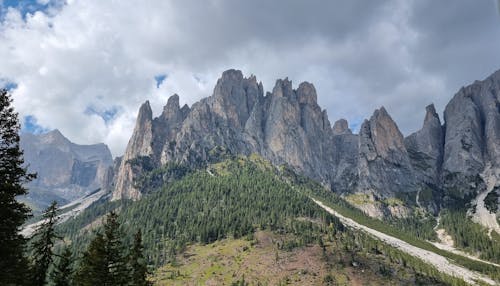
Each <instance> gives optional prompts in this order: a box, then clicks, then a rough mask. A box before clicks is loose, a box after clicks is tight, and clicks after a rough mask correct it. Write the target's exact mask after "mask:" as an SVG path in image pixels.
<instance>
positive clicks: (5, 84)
mask: <svg viewBox="0 0 500 286" xmlns="http://www.w3.org/2000/svg"><path fill="white" fill-rule="evenodd" d="M0 88H2V89H6V90H8V91H11V90H14V89H16V88H17V83H15V82H11V81H7V82H3V84H2V82H1V81H0Z"/></svg>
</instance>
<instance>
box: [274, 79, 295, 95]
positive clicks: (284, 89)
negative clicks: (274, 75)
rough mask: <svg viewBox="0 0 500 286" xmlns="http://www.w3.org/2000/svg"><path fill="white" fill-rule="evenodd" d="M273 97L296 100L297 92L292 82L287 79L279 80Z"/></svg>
mask: <svg viewBox="0 0 500 286" xmlns="http://www.w3.org/2000/svg"><path fill="white" fill-rule="evenodd" d="M272 94H273V96H276V97H285V98H290V99H292V98H295V92H294V91H293V88H292V81H290V80H288V77H287V78H285V79H278V80H277V81H276V84H275V85H274V88H273V93H272Z"/></svg>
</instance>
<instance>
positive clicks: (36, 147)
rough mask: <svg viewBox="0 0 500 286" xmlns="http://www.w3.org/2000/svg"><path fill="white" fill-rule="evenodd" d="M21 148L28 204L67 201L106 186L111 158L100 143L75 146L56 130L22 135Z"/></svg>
mask: <svg viewBox="0 0 500 286" xmlns="http://www.w3.org/2000/svg"><path fill="white" fill-rule="evenodd" d="M21 148H22V149H23V150H24V159H25V162H26V165H27V166H28V168H29V170H30V172H36V173H37V174H38V177H37V179H35V180H34V181H32V182H30V183H29V184H28V186H27V187H28V188H29V189H30V194H29V196H28V198H27V200H28V202H29V203H32V204H34V205H36V206H40V207H44V206H46V205H48V203H50V200H52V199H56V200H59V201H62V202H64V201H71V200H74V199H76V198H79V197H81V196H84V195H86V194H88V193H89V192H92V191H95V190H96V189H98V188H101V187H105V186H107V180H109V177H110V174H111V173H112V170H111V169H110V167H111V165H112V163H113V159H112V157H111V152H110V151H109V149H108V147H107V146H106V145H104V144H95V145H77V144H74V143H72V142H70V141H69V140H68V139H66V138H65V137H64V136H63V135H62V134H61V133H60V132H59V131H58V130H54V131H51V132H48V133H46V134H41V135H33V134H28V133H26V134H22V135H21Z"/></svg>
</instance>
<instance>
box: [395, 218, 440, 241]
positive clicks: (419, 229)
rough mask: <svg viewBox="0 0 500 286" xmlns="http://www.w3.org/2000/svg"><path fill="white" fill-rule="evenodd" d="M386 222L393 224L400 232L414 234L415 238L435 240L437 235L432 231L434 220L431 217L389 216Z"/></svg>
mask: <svg viewBox="0 0 500 286" xmlns="http://www.w3.org/2000/svg"><path fill="white" fill-rule="evenodd" d="M386 222H387V223H389V224H390V225H392V226H394V227H395V228H396V229H399V230H401V231H402V232H405V233H408V234H411V235H414V236H415V237H417V238H420V239H424V240H436V238H437V235H436V232H435V231H434V226H435V225H436V220H435V219H434V218H433V217H426V218H423V217H414V216H411V217H407V218H390V219H387V220H386Z"/></svg>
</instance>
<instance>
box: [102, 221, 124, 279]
mask: <svg viewBox="0 0 500 286" xmlns="http://www.w3.org/2000/svg"><path fill="white" fill-rule="evenodd" d="M121 237H123V235H122V233H121V232H120V224H119V222H118V215H117V214H116V213H115V212H113V211H112V212H110V213H109V214H108V216H107V217H106V223H105V224H104V240H105V242H106V255H107V262H108V272H109V277H110V282H111V284H110V285H125V284H126V281H127V264H126V257H125V255H124V252H125V251H124V248H123V244H122V241H121Z"/></svg>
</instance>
